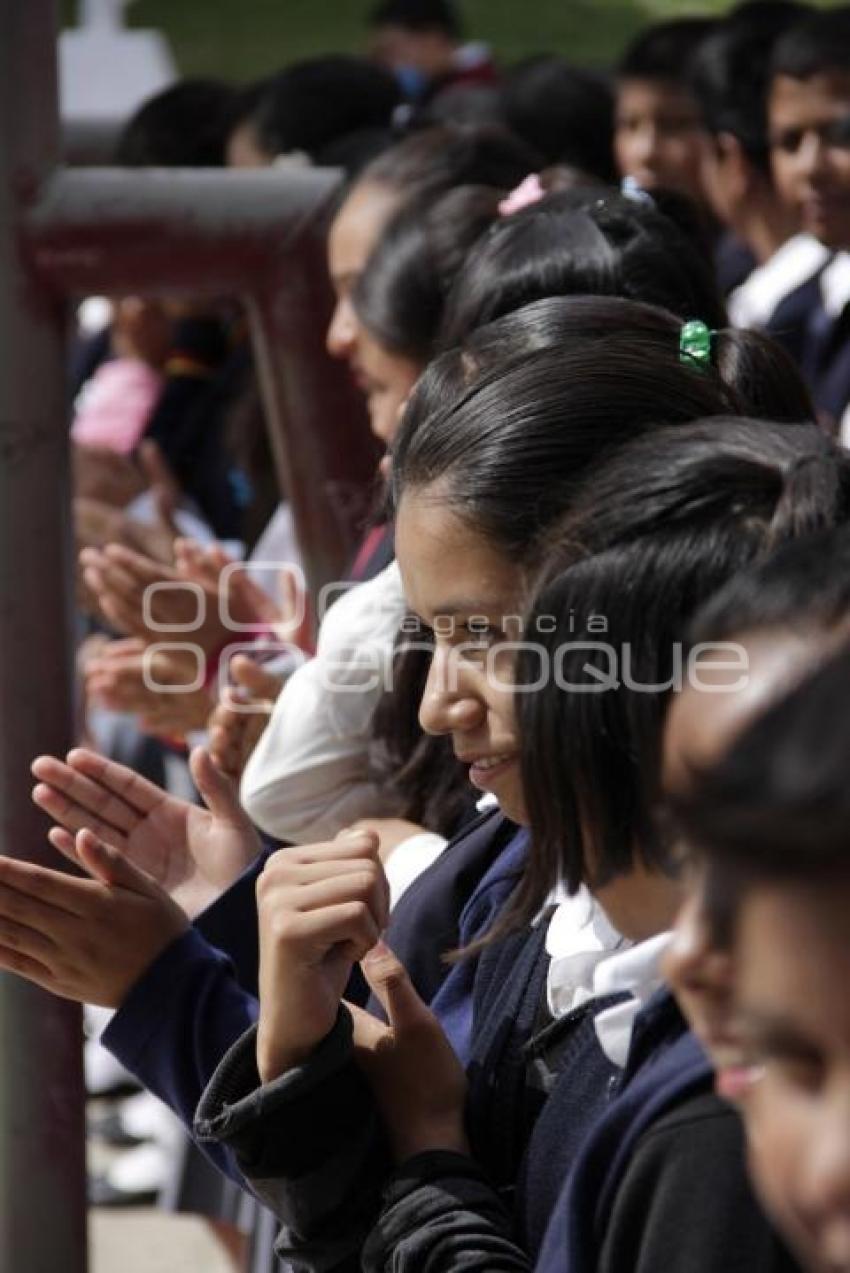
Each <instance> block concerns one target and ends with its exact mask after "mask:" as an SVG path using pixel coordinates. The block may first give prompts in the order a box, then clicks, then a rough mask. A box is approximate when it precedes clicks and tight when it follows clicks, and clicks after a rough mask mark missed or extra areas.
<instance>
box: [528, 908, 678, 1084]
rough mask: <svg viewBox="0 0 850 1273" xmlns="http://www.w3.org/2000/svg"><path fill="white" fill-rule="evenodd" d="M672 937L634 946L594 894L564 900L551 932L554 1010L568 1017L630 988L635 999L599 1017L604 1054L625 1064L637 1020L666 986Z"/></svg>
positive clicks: (549, 948) (551, 1000) (550, 991)
mask: <svg viewBox="0 0 850 1273" xmlns="http://www.w3.org/2000/svg"><path fill="white" fill-rule="evenodd" d="M670 938H671V934H670V933H661V934H659V935H658V936H655V937H650V938H648V939H647V940H646V941H643V942H639V943H638V944H637V945H632V944H631V943H629V942H627V941H626V939H625V938H624V937H621V936H620V934H619V933H618V932H617V931H616V929H615V928H614V927H613V926H612V925H611V923H610V922H609V920H608V918H607V916H606V915H605V912H604V911H603V910H602V907H601V906H600V905H599V903H598V902H596V901H595V900H594V898H593V897H592V896H591V895H590V893H588V891H587V890H586V889H584V888H582V889H580V890H579V892H578V893H577V894H576V895H575V896H574V897H568V898H566V899H565V900H564V901H562V902H561V903H560V905H559V906H558V909H557V910H556V911H555V913H554V915H553V916H552V919H551V920H550V922H549V928H548V931H547V934H546V950H547V952H548V954H549V956H550V960H551V962H550V964H549V975H548V979H547V983H546V997H547V1002H548V1006H549V1011H550V1013H551V1014H552V1016H553V1017H555V1018H558V1017H562V1016H565V1015H566V1014H567V1013H568V1012H572V1011H573V1009H575V1008H580V1007H581V1006H582V1004H584V1003H587V1002H589V1001H590V1000H591V999H598V998H600V997H601V996H603V995H610V994H617V993H622V992H624V991H625V992H628V993H629V994H630V995H631V996H632V997H631V998H630V999H628V1000H626V1001H625V1002H623V1003H619V1004H615V1005H614V1007H612V1008H606V1009H605V1010H604V1011H603V1012H600V1013H599V1014H598V1016H597V1017H596V1019H595V1021H594V1027H595V1029H596V1036H597V1038H598V1040H599V1045H600V1047H601V1048H602V1050H603V1052H604V1053H605V1055H606V1056H607V1057H608V1059H609V1060H610V1061H611V1062H612V1063H613V1064H614V1065H617V1066H619V1067H620V1068H623V1066H625V1064H626V1059H627V1057H628V1054H629V1047H630V1044H631V1039H632V1030H633V1028H634V1022H635V1018H636V1016H637V1014H638V1012H639V1011H640V1009H641V1008H642V1007H643V1005H644V1004H645V1003H646V1002H647V1000H648V999H649V998H651V996H652V995H653V994H654V993H655V991H656V990H657V989H658V988H659V987H660V985H661V984H662V980H663V978H662V977H661V973H660V970H659V963H660V960H661V956H662V955H663V954H664V952H665V950H666V949H667V947H668V946H669V944H670Z"/></svg>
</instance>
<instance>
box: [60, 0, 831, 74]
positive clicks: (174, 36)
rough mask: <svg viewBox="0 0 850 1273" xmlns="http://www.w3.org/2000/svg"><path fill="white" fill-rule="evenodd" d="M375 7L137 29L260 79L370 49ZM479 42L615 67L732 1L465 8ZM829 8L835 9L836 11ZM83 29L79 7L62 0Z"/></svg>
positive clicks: (305, 0)
mask: <svg viewBox="0 0 850 1273" xmlns="http://www.w3.org/2000/svg"><path fill="white" fill-rule="evenodd" d="M374 3H375V0H136V3H134V4H132V5H130V7H129V9H128V10H127V14H128V25H130V26H137V27H158V28H159V29H160V30H162V31H164V32H165V34H166V35H167V37H168V39H169V41H170V42H171V46H172V48H173V50H174V54H175V56H176V58H177V63H178V65H179V67H180V70H181V71H182V73H183V74H184V75H223V76H226V77H227V78H229V79H233V80H250V79H253V78H255V77H257V76H260V75H264V74H266V73H267V72H269V71H274V70H278V69H279V68H280V67H281V66H282V65H284V63H286V62H291V61H293V60H294V59H296V58H302V57H311V56H314V55H316V54H319V53H328V52H358V51H360V50H361V49H362V47H363V43H364V38H365V31H366V24H365V19H366V15H367V14H368V13H369V11H370V9H372V8H373V7H374ZM459 7H460V9H461V12H462V13H463V16H464V20H465V23H466V29H467V34H468V36H469V37H470V38H475V39H481V40H486V41H487V42H488V43H490V44H491V45H492V46H493V49H494V50H495V52H496V54H497V56H498V57H499V58H500V59H501V60H503V61H506V62H509V61H512V60H514V59H516V58H519V57H523V56H524V55H526V54H529V53H540V52H547V53H549V52H551V53H562V54H563V55H565V56H566V57H568V58H570V59H572V60H573V61H575V62H579V63H582V64H583V65H587V66H597V67H606V66H610V64H611V63H612V62H613V61H614V60H615V59H616V57H617V55H618V54H619V52H620V50H621V49H622V47H623V45H624V44H625V43H626V41H627V40H628V39H629V38H630V37H631V36H632V35H634V33H635V31H637V30H638V29H639V28H640V27H642V26H643V25H645V24H646V23H647V22H649V21H652V19H653V18H672V17H684V16H685V15H689V14H712V13H723V12H724V11H725V10H727V9H729V8H730V7H731V4H730V3H729V0H694V3H691V2H690V0H460V4H459ZM827 7H828V6H827ZM61 8H62V19H63V22H64V23H65V24H68V23H73V21H74V15H75V13H76V3H75V0H62V6H61Z"/></svg>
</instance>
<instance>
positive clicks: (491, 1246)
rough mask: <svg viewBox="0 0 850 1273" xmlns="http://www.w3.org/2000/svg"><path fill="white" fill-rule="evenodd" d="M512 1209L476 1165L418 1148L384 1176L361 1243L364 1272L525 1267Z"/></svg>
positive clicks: (475, 1272)
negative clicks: (379, 1202)
mask: <svg viewBox="0 0 850 1273" xmlns="http://www.w3.org/2000/svg"><path fill="white" fill-rule="evenodd" d="M531 1267H532V1266H531V1262H530V1260H529V1258H528V1256H527V1255H526V1254H525V1252H524V1251H523V1250H522V1249H521V1248H520V1247H519V1246H518V1245H517V1243H516V1241H515V1239H514V1237H513V1231H512V1221H511V1215H510V1212H509V1211H508V1210H507V1208H506V1207H505V1206H504V1204H503V1203H502V1201H501V1199H500V1198H499V1196H498V1194H497V1193H496V1191H495V1190H494V1189H493V1187H492V1185H490V1183H489V1182H488V1180H487V1178H486V1176H485V1175H484V1172H483V1171H482V1170H481V1168H480V1167H479V1166H478V1164H477V1163H476V1162H475V1161H474V1160H473V1159H472V1158H468V1157H467V1156H466V1155H464V1154H456V1153H450V1152H448V1151H438V1152H431V1153H427V1154H419V1155H417V1156H416V1157H415V1158H411V1159H409V1160H408V1162H406V1163H403V1164H402V1166H401V1167H399V1168H398V1169H397V1171H396V1172H395V1173H394V1175H393V1176H392V1177H391V1178H390V1179H389V1181H388V1183H387V1185H386V1187H385V1189H384V1195H383V1208H382V1210H381V1214H380V1216H379V1218H378V1222H377V1224H376V1226H375V1228H374V1229H373V1230H372V1233H371V1234H370V1235H369V1238H368V1240H367V1242H366V1245H365V1247H364V1250H363V1256H362V1269H363V1273H421V1270H423V1269H427V1271H428V1273H531Z"/></svg>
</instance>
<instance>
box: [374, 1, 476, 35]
mask: <svg viewBox="0 0 850 1273" xmlns="http://www.w3.org/2000/svg"><path fill="white" fill-rule="evenodd" d="M369 25H370V26H371V27H388V26H390V27H401V28H402V29H403V30H405V31H414V32H425V31H442V32H443V34H444V35H448V36H450V37H451V38H452V39H456V40H458V39H460V37H461V35H462V33H463V26H462V23H461V20H460V17H459V15H458V12H457V8H456V7H455V5H454V4H452V3H451V0H381V3H380V4H377V5H375V7H374V9H373V10H372V11H371V13H370V14H369Z"/></svg>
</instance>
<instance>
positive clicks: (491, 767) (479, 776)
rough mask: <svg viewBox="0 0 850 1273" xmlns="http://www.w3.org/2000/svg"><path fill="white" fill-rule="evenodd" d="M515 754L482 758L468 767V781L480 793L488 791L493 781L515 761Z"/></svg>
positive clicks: (507, 753) (509, 753) (506, 753)
mask: <svg viewBox="0 0 850 1273" xmlns="http://www.w3.org/2000/svg"><path fill="white" fill-rule="evenodd" d="M516 758H517V757H516V752H505V753H503V754H501V755H498V756H482V757H481V759H480V760H475V761H473V762H472V763H471V764H470V766H469V781H470V782H471V783H472V784H473V786H475V787H478V788H480V789H481V790H482V791H489V790H490V786H491V784H492V782H493V780H494V779H495V778H497V777H499V776H500V774H502V773H503V772H504V771H505V770H506V769H508V768H509V767H510V766H511V765H512V764H513V763H514V762H515V761H516Z"/></svg>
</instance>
